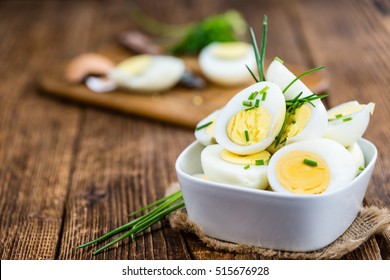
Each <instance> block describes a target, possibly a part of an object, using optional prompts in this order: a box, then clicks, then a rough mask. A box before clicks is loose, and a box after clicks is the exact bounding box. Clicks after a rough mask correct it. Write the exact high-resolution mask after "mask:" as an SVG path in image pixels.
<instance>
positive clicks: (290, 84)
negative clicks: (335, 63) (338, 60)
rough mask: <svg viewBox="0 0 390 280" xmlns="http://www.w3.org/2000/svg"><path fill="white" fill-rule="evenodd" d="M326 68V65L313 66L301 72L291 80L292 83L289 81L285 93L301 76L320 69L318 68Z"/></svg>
mask: <svg viewBox="0 0 390 280" xmlns="http://www.w3.org/2000/svg"><path fill="white" fill-rule="evenodd" d="M323 68H325V66H320V67H316V68H313V69H310V70H308V71H306V72H304V73H302V74H300V75H299V76H297V77H296V78H295V79H294V80H292V81H291V83H289V84H288V85H287V86H286V87H285V88H284V89H283V91H282V92H283V93H285V92H286V91H287V90H288V89H289V88H290V87H291V86H292V85H293V84H294V83H295V82H296V81H298V80H299V79H300V78H302V77H304V76H306V75H308V74H310V73H313V72H315V71H318V70H321V69H323Z"/></svg>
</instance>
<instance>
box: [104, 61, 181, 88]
mask: <svg viewBox="0 0 390 280" xmlns="http://www.w3.org/2000/svg"><path fill="white" fill-rule="evenodd" d="M184 71H185V66H184V63H183V61H182V60H181V59H179V58H176V57H173V56H164V55H155V56H152V55H137V56H133V57H130V58H128V59H126V60H124V61H122V62H121V63H119V64H118V65H117V66H116V67H115V68H114V69H113V70H111V71H110V72H109V74H108V77H109V79H111V80H112V81H114V82H115V83H117V84H118V85H119V86H121V87H123V88H125V89H129V90H134V91H137V92H158V91H164V90H167V89H169V88H171V87H173V86H174V85H175V84H176V83H177V82H178V81H179V80H180V79H181V77H182V76H183V73H184Z"/></svg>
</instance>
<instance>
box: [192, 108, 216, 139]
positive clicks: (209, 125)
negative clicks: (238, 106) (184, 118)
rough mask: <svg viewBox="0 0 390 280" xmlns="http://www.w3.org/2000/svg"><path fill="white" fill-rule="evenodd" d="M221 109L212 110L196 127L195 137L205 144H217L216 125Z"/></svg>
mask: <svg viewBox="0 0 390 280" xmlns="http://www.w3.org/2000/svg"><path fill="white" fill-rule="evenodd" d="M219 111H220V110H216V111H214V112H212V113H211V114H210V115H208V116H207V117H205V118H204V119H203V120H201V121H200V122H199V123H198V124H197V125H196V128H195V138H196V140H198V141H199V142H200V143H202V144H203V145H204V146H208V145H211V144H216V143H217V142H216V140H215V132H214V126H215V122H216V120H217V118H218V115H219Z"/></svg>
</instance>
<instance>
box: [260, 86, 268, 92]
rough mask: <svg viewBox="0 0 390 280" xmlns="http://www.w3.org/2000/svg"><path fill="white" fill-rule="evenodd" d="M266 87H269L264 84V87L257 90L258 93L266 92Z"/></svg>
mask: <svg viewBox="0 0 390 280" xmlns="http://www.w3.org/2000/svg"><path fill="white" fill-rule="evenodd" d="M268 89H269V86H265V87H263V88H262V89H261V90H260V91H259V93H260V94H263V93H264V92H266V91H267V90H268Z"/></svg>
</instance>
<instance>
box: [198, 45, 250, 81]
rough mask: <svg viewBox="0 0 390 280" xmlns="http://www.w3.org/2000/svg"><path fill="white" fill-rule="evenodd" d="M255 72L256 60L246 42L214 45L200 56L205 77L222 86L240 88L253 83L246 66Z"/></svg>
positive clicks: (200, 64)
mask: <svg viewBox="0 0 390 280" xmlns="http://www.w3.org/2000/svg"><path fill="white" fill-rule="evenodd" d="M245 65H248V67H249V68H250V69H251V70H253V69H254V68H255V65H256V64H255V59H254V54H253V50H252V47H251V45H249V44H247V43H245V42H224V43H219V42H216V43H212V44H210V45H208V46H207V47H205V48H203V49H202V51H201V52H200V54H199V66H200V69H201V71H202V73H203V75H204V76H205V77H206V78H207V79H208V80H210V81H211V82H213V83H216V84H218V85H222V86H238V85H242V84H246V83H248V82H250V81H251V79H252V77H251V76H250V74H249V72H248V70H247V69H246V66H245Z"/></svg>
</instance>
